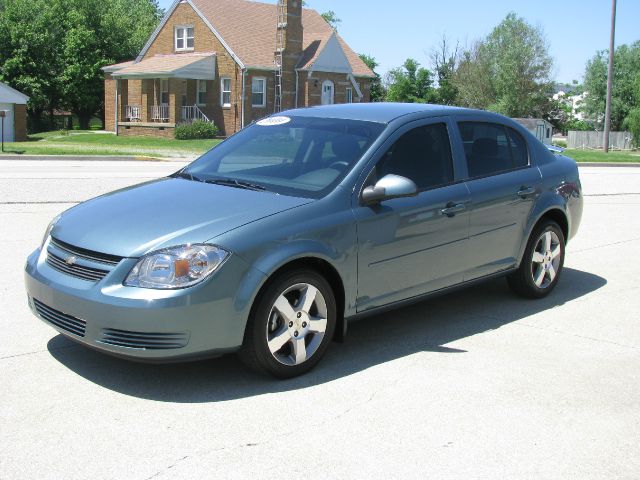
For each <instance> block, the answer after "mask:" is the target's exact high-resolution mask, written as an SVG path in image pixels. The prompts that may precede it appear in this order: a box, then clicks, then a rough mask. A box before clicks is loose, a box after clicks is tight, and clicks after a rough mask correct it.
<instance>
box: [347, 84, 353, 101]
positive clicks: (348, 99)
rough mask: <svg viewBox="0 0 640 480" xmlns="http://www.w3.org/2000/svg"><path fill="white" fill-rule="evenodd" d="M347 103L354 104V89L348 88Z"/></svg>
mask: <svg viewBox="0 0 640 480" xmlns="http://www.w3.org/2000/svg"><path fill="white" fill-rule="evenodd" d="M347 103H353V88H351V87H347Z"/></svg>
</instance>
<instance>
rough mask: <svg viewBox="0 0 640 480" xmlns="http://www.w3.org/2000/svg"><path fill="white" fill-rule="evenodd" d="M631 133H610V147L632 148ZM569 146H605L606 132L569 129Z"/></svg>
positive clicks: (600, 147)
mask: <svg viewBox="0 0 640 480" xmlns="http://www.w3.org/2000/svg"><path fill="white" fill-rule="evenodd" d="M631 138H632V137H631V133H629V132H611V134H610V135H609V148H611V149H613V150H631V148H632V144H631ZM567 148H581V149H586V150H595V149H602V148H604V132H577V131H574V130H571V131H569V134H568V135H567Z"/></svg>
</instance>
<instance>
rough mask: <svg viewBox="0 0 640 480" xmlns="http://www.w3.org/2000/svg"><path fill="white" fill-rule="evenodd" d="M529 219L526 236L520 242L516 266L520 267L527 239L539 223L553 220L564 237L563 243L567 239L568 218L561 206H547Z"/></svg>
mask: <svg viewBox="0 0 640 480" xmlns="http://www.w3.org/2000/svg"><path fill="white" fill-rule="evenodd" d="M531 218H532V220H531V221H530V222H529V228H528V230H527V232H526V236H525V237H524V241H523V242H522V246H521V247H520V255H519V257H518V265H520V262H522V257H523V255H524V252H525V250H526V248H527V244H528V243H529V239H530V238H531V235H532V233H533V231H534V230H535V229H536V227H537V226H538V225H540V223H541V222H543V221H545V220H553V221H554V222H555V223H557V224H558V225H559V226H560V229H561V230H562V234H563V235H564V239H565V243H566V242H567V241H568V238H569V232H570V230H569V228H570V227H569V217H568V215H567V212H566V210H565V209H564V208H563V206H562V205H559V204H558V205H549V206H548V207H547V208H546V209H544V210H542V211H540V212H539V213H538V214H537V215H535V216H532V217H531Z"/></svg>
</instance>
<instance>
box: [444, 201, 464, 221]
mask: <svg viewBox="0 0 640 480" xmlns="http://www.w3.org/2000/svg"><path fill="white" fill-rule="evenodd" d="M466 209H467V206H466V205H465V204H464V203H453V202H449V203H447V206H446V207H445V208H443V209H442V210H440V213H442V215H446V216H447V217H449V218H451V217H455V216H456V214H457V213H460V212H464V211H465V210H466Z"/></svg>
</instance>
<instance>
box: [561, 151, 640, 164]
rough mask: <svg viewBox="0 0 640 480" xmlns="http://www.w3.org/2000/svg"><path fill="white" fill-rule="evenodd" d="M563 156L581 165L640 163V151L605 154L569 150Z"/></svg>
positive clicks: (601, 152)
mask: <svg viewBox="0 0 640 480" xmlns="http://www.w3.org/2000/svg"><path fill="white" fill-rule="evenodd" d="M563 155H566V156H567V157H571V158H573V159H574V160H575V161H576V162H579V163H589V162H591V163H593V162H614V163H629V162H638V163H640V151H624V152H620V151H617V152H609V153H604V152H603V151H601V150H578V149H567V150H565V151H564V153H563Z"/></svg>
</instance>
